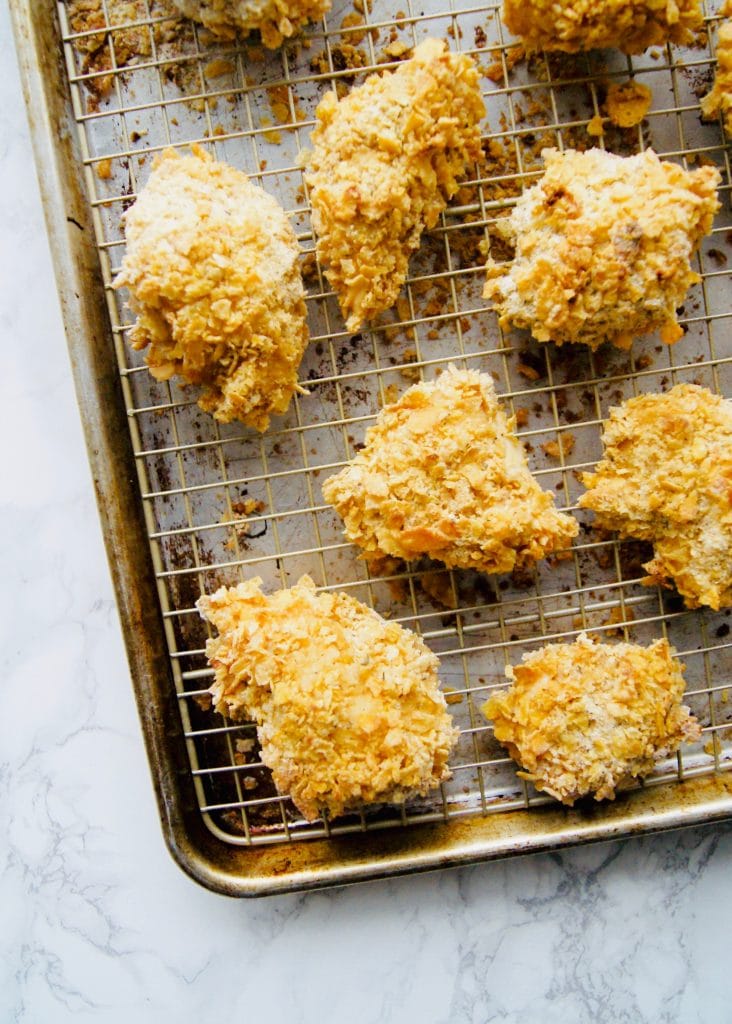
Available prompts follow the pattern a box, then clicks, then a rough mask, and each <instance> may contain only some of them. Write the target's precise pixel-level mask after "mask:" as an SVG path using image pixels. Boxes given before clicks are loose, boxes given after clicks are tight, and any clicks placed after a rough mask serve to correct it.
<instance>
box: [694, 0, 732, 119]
mask: <svg viewBox="0 0 732 1024" xmlns="http://www.w3.org/2000/svg"><path fill="white" fill-rule="evenodd" d="M719 13H720V15H722V17H723V18H724V20H723V21H722V22H721V23H720V26H719V29H718V30H717V50H716V58H717V69H716V71H715V73H714V84H713V86H712V90H711V92H709V93H707V95H706V96H704V97H703V98H702V101H701V110H702V117H703V118H704V119H705V120H711V119H712V118H714V117H717V116H721V117H722V120H723V122H724V130H725V132H726V133H727V135H729V136H732V0H725V3H723V4H722V6H721V8H720V10H719Z"/></svg>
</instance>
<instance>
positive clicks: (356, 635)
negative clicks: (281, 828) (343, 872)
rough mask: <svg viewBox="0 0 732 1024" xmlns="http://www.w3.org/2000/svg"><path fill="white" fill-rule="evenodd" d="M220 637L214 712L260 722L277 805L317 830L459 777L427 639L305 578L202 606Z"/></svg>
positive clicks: (233, 591) (214, 652)
mask: <svg viewBox="0 0 732 1024" xmlns="http://www.w3.org/2000/svg"><path fill="white" fill-rule="evenodd" d="M197 607H198V609H199V611H200V613H201V615H202V616H203V617H204V618H206V619H207V620H208V621H209V622H210V623H211V624H212V625H213V626H215V628H216V630H217V631H218V636H217V637H216V638H215V639H211V640H209V641H208V643H207V645H206V654H207V657H208V660H209V663H210V664H211V666H212V668H213V669H214V672H215V681H214V684H213V686H212V687H211V693H212V695H213V701H214V707H215V708H216V709H217V710H218V711H220V712H221V713H222V714H225V715H227V716H229V717H230V718H232V719H234V720H236V721H244V720H252V719H253V720H254V722H255V723H256V725H257V735H258V738H259V742H260V744H261V748H262V761H263V762H264V764H265V765H267V767H268V768H270V769H271V771H272V777H273V780H274V783H275V785H276V787H277V790H278V792H279V793H281V794H283V795H289V796H291V797H292V800H293V801H294V803H295V805H296V806H297V807H298V809H299V810H300V812H301V813H302V814H303V815H304V817H305V818H307V819H308V820H313V819H314V818H317V817H318V815H320V814H321V813H323V812H324V811H326V812H327V813H328V814H329V815H330V816H331V817H335V816H336V815H338V814H341V813H343V812H344V811H347V810H350V809H353V808H356V807H359V806H361V805H363V804H373V803H377V802H378V803H381V802H388V803H401V802H403V801H404V800H406V799H407V798H408V797H411V796H415V795H422V796H423V795H425V794H426V793H427V792H429V791H430V790H432V789H434V788H435V787H436V786H438V785H439V784H440V782H442V781H444V780H446V779H447V778H449V776H450V770H449V768H448V764H447V762H448V757H449V755H450V751H451V750H452V747H453V745H454V743H455V741H456V739H457V735H458V730H457V728H456V727H455V726H454V725H453V723H452V719H451V717H450V715H449V713H448V711H447V710H446V706H445V698H444V696H443V694H442V693H441V692H440V690H439V688H438V678H437V667H438V661H437V658H436V657H435V655H434V654H433V653H432V652H431V651H430V650H429V649H428V647H427V646H426V645H425V643H424V642H423V641H422V639H421V638H420V637H418V636H417V635H416V634H415V633H412V632H411V631H410V630H408V629H405V628H404V627H403V626H400V625H399V624H398V623H396V622H388V621H386V620H385V619H383V618H382V617H381V616H380V615H378V614H377V613H376V612H375V611H372V610H371V609H370V608H367V607H366V606H365V605H363V604H361V603H360V602H359V601H356V600H355V599H354V598H352V597H350V596H349V595H347V594H344V593H338V592H326V593H320V594H318V593H316V589H315V585H314V584H313V582H312V580H311V579H310V578H309V577H307V576H303V577H302V579H300V581H299V582H298V583H296V584H295V586H293V587H291V588H290V589H286V590H278V591H277V592H276V593H274V594H272V595H270V596H267V595H265V594H263V593H262V591H261V580H260V579H252V580H249V581H247V582H246V583H240V584H239V585H238V586H236V587H231V588H228V589H227V588H226V587H222V588H221V589H219V590H217V591H216V593H214V594H212V595H210V596H206V595H204V596H202V597H201V598H200V600H199V601H198V605H197Z"/></svg>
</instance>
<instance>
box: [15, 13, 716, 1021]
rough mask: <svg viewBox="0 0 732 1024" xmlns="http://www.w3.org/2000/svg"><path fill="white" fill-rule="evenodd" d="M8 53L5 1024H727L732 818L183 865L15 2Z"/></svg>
mask: <svg viewBox="0 0 732 1024" xmlns="http://www.w3.org/2000/svg"><path fill="white" fill-rule="evenodd" d="M0 67H1V68H2V75H1V76H0V91H1V92H2V100H1V102H0V180H2V183H3V188H2V190H0V205H1V207H2V214H1V219H0V223H2V225H3V231H2V234H1V235H0V238H1V240H0V329H1V331H2V339H3V351H4V359H3V370H4V372H3V374H2V376H1V377H0V392H1V395H0V397H1V400H0V427H1V429H2V436H3V438H4V442H5V443H4V445H3V471H2V476H1V477H0V479H1V480H2V502H1V509H2V538H3V554H4V558H3V587H2V590H1V591H0V594H1V598H0V599H1V601H2V616H0V624H1V625H0V628H1V629H2V644H1V645H0V652H1V653H0V657H1V658H2V675H1V677H0V679H1V683H0V685H1V687H2V705H1V706H2V714H0V866H1V867H0V1022H2V1024H4V1022H6V1021H7V1022H11V1021H12V1022H16V1021H17V1022H23V1024H36V1022H41V1024H56V1022H65V1021H71V1020H74V1021H77V1020H79V1021H83V1020H95V1021H104V1022H110V1024H117V1022H119V1024H122V1022H124V1024H128V1022H130V1021H135V1022H140V1024H146V1022H148V1021H149V1022H156V1024H158V1022H163V1024H164V1022H167V1021H172V1020H174V1019H175V1020H180V1021H183V1022H187V1021H196V1022H197V1024H207V1022H219V1021H239V1020H241V1021H247V1020H255V1021H258V1022H260V1024H261V1022H263V1021H276V1022H280V1021H283V1022H284V1021H288V1022H293V1024H300V1022H302V1024H311V1022H322V1024H327V1022H334V1024H335V1022H342V1021H348V1022H353V1024H360V1022H371V1021H374V1022H376V1021H380V1022H383V1024H392V1022H394V1024H396V1022H400V1024H401V1022H405V1021H406V1022H411V1021H426V1022H439V1024H442V1022H445V1024H447V1022H466V1024H467V1022H469V1024H485V1022H488V1021H521V1022H528V1024H531V1022H538V1024H566V1022H573V1021H581V1022H584V1021H592V1022H596V1024H626V1022H627V1024H665V1022H669V1024H676V1022H684V1024H686V1022H689V1024H696V1022H700V1024H717V1022H719V1024H724V1022H729V1021H732V971H730V969H729V967H728V964H727V962H728V959H729V953H728V948H727V947H728V936H729V932H730V921H731V920H732V826H726V827H714V828H708V829H694V830H687V831H684V832H680V833H675V834H670V835H665V836H659V837H651V838H646V839H643V840H636V841H632V842H628V843H624V844H619V843H613V844H602V845H599V846H595V847H591V848H584V849H578V850H568V851H565V852H563V853H559V854H555V855H551V856H540V857H532V858H526V859H521V860H513V861H507V862H502V863H496V864H492V865H481V866H478V867H474V868H470V869H466V870H461V871H449V872H444V873H441V874H440V873H438V874H431V875H425V876H421V877H417V878H407V879H400V880H396V881H392V882H387V883H372V884H369V885H363V886H359V887H355V888H352V889H346V890H339V891H329V892H324V893H315V894H310V895H306V896H291V897H282V898H277V899H272V900H267V901H260V902H235V901H230V900H226V899H224V898H221V897H217V896H214V895H211V894H210V893H207V892H205V891H204V890H202V889H200V888H198V887H197V886H196V885H194V884H193V883H192V882H191V881H189V880H188V879H187V878H186V877H185V876H184V875H183V874H181V872H180V871H179V870H178V868H177V867H175V866H174V864H173V862H172V861H171V860H170V858H169V856H168V854H167V852H166V851H165V849H164V846H163V842H162V839H161V836H160V830H159V827H158V823H157V816H156V812H155V808H154V802H153V797H152V790H151V786H150V782H149V779H148V770H147V765H146V761H145V757H144V753H143V750H142V743H141V739H140V734H139V729H138V726H137V721H136V716H135V710H134V704H133V699H132V693H131V689H130V686H129V681H128V677H127V668H126V664H125V659H124V653H123V648H122V643H121V638H120V633H119V627H118V624H117V618H116V611H115V608H114V600H113V596H112V590H111V584H110V580H109V575H108V571H107V568H106V563H105V558H104V552H103V548H102V543H101V537H100V531H99V526H98V522H97V515H96V509H95V506H94V499H93V494H92V488H91V483H90V478H89V473H88V469H87V465H86V459H85V454H84V448H83V440H82V435H81V430H80V426H79V421H78V413H77V410H76V405H75V399H74V395H73V388H72V384H71V378H70V373H69V368H68V360H67V356H66V349H65V345H64V340H63V335H62V326H61V320H60V315H59V310H58V303H57V300H56V296H55V290H54V284H53V279H52V271H51V267H50V263H49V256H48V250H47V245H46V240H45V232H44V226H43V223H42V216H41V211H40V205H39V200H38V194H37V187H36V184H35V177H34V173H33V170H32V164H31V153H30V146H29V142H28V133H27V129H26V124H25V115H24V112H23V109H22V104H21V97H20V90H19V84H18V79H17V72H16V67H15V59H14V54H13V50H12V44H11V41H10V27H9V19H8V13H7V10H6V9H5V8H4V7H3V8H2V10H0Z"/></svg>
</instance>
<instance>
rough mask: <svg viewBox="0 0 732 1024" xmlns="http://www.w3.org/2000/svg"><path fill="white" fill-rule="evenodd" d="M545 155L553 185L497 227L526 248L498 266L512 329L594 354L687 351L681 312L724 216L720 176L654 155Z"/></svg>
mask: <svg viewBox="0 0 732 1024" xmlns="http://www.w3.org/2000/svg"><path fill="white" fill-rule="evenodd" d="M543 156H544V163H545V171H544V175H543V176H542V178H541V179H540V180H539V181H538V182H537V183H536V184H535V185H533V186H532V187H531V188H529V189H527V190H526V191H525V192H524V193H523V194H522V195H521V196H520V197H519V199H518V202H517V203H516V206H515V207H514V209H513V210H512V212H511V215H510V216H509V217H507V218H504V219H503V220H501V221H499V222H498V223H497V225H496V226H495V228H494V231H495V232H496V233H497V234H498V235H499V236H500V237H502V238H503V239H504V241H507V242H509V243H510V244H511V245H513V246H514V247H515V256H514V259H513V261H512V262H511V263H510V264H508V265H499V264H497V263H496V262H495V261H494V260H493V259H489V260H488V263H487V266H486V270H487V276H488V280H487V283H486V287H485V291H484V295H485V296H486V298H491V299H493V300H494V303H495V308H496V310H497V311H498V313H499V316H500V321H501V326H502V327H504V328H507V327H509V326H510V325H513V326H515V327H525V328H528V329H529V330H530V331H531V333H532V334H533V336H534V337H535V338H536V339H537V340H538V341H554V342H556V344H558V345H562V344H564V343H565V342H579V343H582V344H585V345H589V346H590V347H591V348H593V349H595V348H597V347H598V346H599V345H601V344H602V343H603V342H604V341H612V342H613V343H614V344H615V345H617V346H618V347H620V348H627V347H629V345H630V344H631V343H632V341H633V337H634V336H637V335H641V334H648V333H650V332H652V331H655V330H659V331H660V335H661V339H662V341H664V342H666V343H667V344H671V343H673V342H674V341H677V340H678V338H679V337H681V335H682V333H683V331H682V329H681V327H680V326H679V324H678V322H677V319H676V310H677V308H678V307H679V306H681V304H682V303H683V301H684V298H685V296H686V293H687V291H688V289H689V287H690V286H691V285H692V284H694V283H695V282H697V281H698V280H699V275H698V274H697V273H695V272H694V271H693V270H692V269H691V265H690V259H691V257H692V255H693V254H694V252H695V251H696V250H697V249H698V248H699V245H700V244H701V240H702V238H703V237H704V235H706V234H708V233H709V231H710V230H711V227H712V221H713V218H714V214H715V213H716V211H717V210H718V209H719V201H718V199H717V191H716V188H717V185H718V184H719V182H720V180H721V176H720V173H719V171H718V170H717V169H716V168H715V167H700V168H698V169H697V170H694V171H686V170H684V169H683V167H680V166H678V165H677V164H674V163H670V162H668V161H661V160H659V158H658V157H657V156H656V154H655V153H654V152H653V150H651V149H647V150H645V151H644V152H642V153H639V154H637V155H635V156H628V157H622V156H616V155H615V154H613V153H608V152H606V151H604V150H600V149H589V150H587V151H586V152H584V153H578V152H576V151H574V150H565V151H564V152H563V153H560V152H559V151H558V150H556V149H547V150H545V151H544V153H543Z"/></svg>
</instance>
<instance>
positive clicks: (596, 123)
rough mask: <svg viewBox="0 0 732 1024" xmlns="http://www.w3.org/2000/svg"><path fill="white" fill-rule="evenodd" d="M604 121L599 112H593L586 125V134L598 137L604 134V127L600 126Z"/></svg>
mask: <svg viewBox="0 0 732 1024" xmlns="http://www.w3.org/2000/svg"><path fill="white" fill-rule="evenodd" d="M604 123H605V118H604V117H603V116H602V115H601V114H595V116H594V117H593V118H592V119H591V120H590V121H589V123H588V125H587V134H588V135H591V136H592V137H593V138H598V137H599V136H600V135H603V134H604V128H603V127H602V126H603V124H604Z"/></svg>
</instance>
